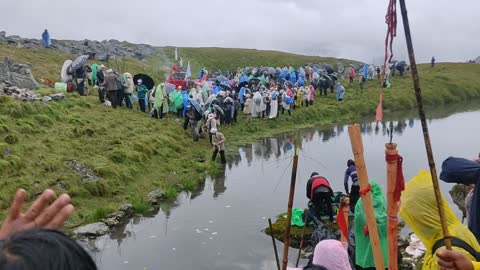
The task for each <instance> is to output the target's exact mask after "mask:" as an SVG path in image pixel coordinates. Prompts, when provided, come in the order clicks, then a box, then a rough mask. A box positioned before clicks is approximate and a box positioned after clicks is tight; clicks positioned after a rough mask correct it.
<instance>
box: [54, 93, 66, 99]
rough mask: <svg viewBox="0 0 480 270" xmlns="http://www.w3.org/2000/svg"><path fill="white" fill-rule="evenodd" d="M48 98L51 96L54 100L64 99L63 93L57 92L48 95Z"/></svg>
mask: <svg viewBox="0 0 480 270" xmlns="http://www.w3.org/2000/svg"><path fill="white" fill-rule="evenodd" d="M50 98H52V99H53V100H55V101H59V100H64V99H65V94H63V93H58V94H54V95H50Z"/></svg>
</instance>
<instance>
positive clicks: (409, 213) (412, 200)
mask: <svg viewBox="0 0 480 270" xmlns="http://www.w3.org/2000/svg"><path fill="white" fill-rule="evenodd" d="M401 200H402V204H401V208H400V216H401V217H402V219H403V220H404V221H405V222H406V223H407V224H408V226H409V227H410V228H411V229H412V231H413V232H414V233H415V234H416V235H417V236H418V237H419V238H420V240H421V241H422V242H423V244H425V247H426V248H427V252H426V254H425V263H424V265H423V268H422V269H424V270H425V269H435V270H437V269H440V267H439V266H438V262H437V257H436V256H433V255H432V247H433V245H434V244H435V242H437V240H439V239H441V238H443V233H442V227H441V225H440V217H439V214H438V208H437V204H436V201H435V194H434V192H433V184H432V177H431V175H430V173H429V172H427V171H425V170H421V171H420V172H419V173H418V175H417V176H415V177H414V178H413V179H412V180H410V181H409V182H408V183H407V184H406V185H405V191H404V192H403V193H402V199H401ZM442 200H443V205H444V206H445V216H446V219H447V224H448V229H449V231H450V235H451V236H454V237H457V238H460V239H462V240H463V241H465V242H466V243H468V244H469V245H470V246H472V247H473V248H474V249H475V250H477V251H478V250H480V245H479V244H478V242H477V239H476V238H475V236H474V235H473V234H472V233H471V232H470V230H468V228H467V227H466V226H464V225H463V224H461V223H460V221H458V219H457V217H456V216H455V214H454V213H453V212H452V210H451V209H450V207H449V206H448V204H447V202H446V201H445V198H444V197H443V196H442ZM454 249H456V250H459V251H460V252H462V253H464V254H465V255H467V257H468V258H470V259H471V260H472V261H475V260H474V258H473V257H472V256H471V255H470V254H469V253H468V252H466V251H464V250H463V249H460V248H456V247H454ZM437 251H438V250H437Z"/></svg>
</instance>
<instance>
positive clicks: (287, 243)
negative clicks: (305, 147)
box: [282, 138, 298, 270]
mask: <svg viewBox="0 0 480 270" xmlns="http://www.w3.org/2000/svg"><path fill="white" fill-rule="evenodd" d="M297 143H298V140H297V138H295V142H294V144H295V153H294V156H293V167H292V177H291V180H290V194H289V196H288V211H287V229H286V230H285V238H284V241H283V244H284V246H283V264H282V270H287V264H288V249H289V247H290V229H291V227H292V225H291V223H292V207H293V197H294V195H295V183H296V181H297V166H298V145H297Z"/></svg>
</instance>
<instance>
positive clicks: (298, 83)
mask: <svg viewBox="0 0 480 270" xmlns="http://www.w3.org/2000/svg"><path fill="white" fill-rule="evenodd" d="M304 85H305V80H304V79H303V78H302V77H301V76H299V78H298V81H297V86H298V87H303V86H304Z"/></svg>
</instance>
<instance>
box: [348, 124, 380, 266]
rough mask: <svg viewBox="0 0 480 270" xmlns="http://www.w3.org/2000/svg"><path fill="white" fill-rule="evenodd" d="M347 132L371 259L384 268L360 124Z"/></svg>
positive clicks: (349, 128)
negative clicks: (358, 186)
mask: <svg viewBox="0 0 480 270" xmlns="http://www.w3.org/2000/svg"><path fill="white" fill-rule="evenodd" d="M348 134H349V135H350V143H351V144H352V152H353V156H354V158H355V167H356V168H357V174H358V178H359V181H360V190H361V191H362V190H365V191H366V192H364V193H363V194H362V192H360V195H361V196H362V202H363V207H364V209H365V218H366V219H367V226H368V231H369V236H370V243H371V244H372V251H373V259H374V260H375V269H377V270H384V269H385V267H384V263H383V254H382V248H381V246H380V237H379V235H378V228H377V219H376V218H375V212H374V210H373V202H372V193H371V192H370V191H368V190H369V187H370V184H369V182H368V173H367V167H366V165H365V158H364V156H363V142H362V135H361V133H360V125H358V124H355V125H353V126H349V127H348Z"/></svg>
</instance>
